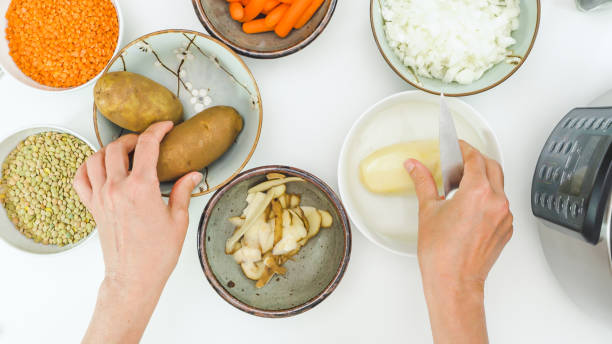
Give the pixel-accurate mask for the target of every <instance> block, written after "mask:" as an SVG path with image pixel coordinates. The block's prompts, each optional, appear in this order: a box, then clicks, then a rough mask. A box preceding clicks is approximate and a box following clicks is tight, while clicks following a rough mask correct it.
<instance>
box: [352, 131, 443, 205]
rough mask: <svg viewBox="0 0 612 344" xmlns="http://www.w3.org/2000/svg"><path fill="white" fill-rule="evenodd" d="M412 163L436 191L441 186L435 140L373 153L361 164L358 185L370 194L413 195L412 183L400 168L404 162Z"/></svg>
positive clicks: (402, 168)
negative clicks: (420, 168) (428, 175)
mask: <svg viewBox="0 0 612 344" xmlns="http://www.w3.org/2000/svg"><path fill="white" fill-rule="evenodd" d="M408 159H416V160H419V161H420V162H421V163H423V164H424V165H425V166H426V167H427V168H428V169H429V170H430V171H431V173H432V174H433V176H434V179H435V181H436V184H437V185H438V187H440V186H441V185H442V171H441V169H440V149H439V144H438V141H437V140H422V141H411V142H404V143H398V144H394V145H392V146H387V147H384V148H381V149H379V150H377V151H376V152H374V153H372V154H370V155H369V156H368V157H366V158H365V159H363V161H361V164H360V165H359V172H360V177H361V182H362V183H363V185H365V187H366V188H367V189H368V190H369V191H371V192H374V193H381V194H394V193H408V194H414V193H415V190H414V183H413V182H412V179H411V178H410V175H409V174H408V172H407V171H406V169H405V168H404V162H405V161H406V160H408Z"/></svg>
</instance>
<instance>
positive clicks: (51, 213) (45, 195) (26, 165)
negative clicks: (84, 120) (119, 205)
mask: <svg viewBox="0 0 612 344" xmlns="http://www.w3.org/2000/svg"><path fill="white" fill-rule="evenodd" d="M93 153H94V152H93V150H92V149H91V148H90V147H89V146H88V145H87V144H86V143H85V142H83V141H81V140H79V139H78V138H76V137H74V136H72V135H70V134H65V133H57V132H45V133H40V134H35V135H31V136H29V137H27V138H26V139H25V140H23V141H22V142H20V143H19V144H18V145H17V147H16V148H15V149H14V150H13V151H12V152H11V153H10V154H9V155H8V156H7V157H6V159H5V160H4V162H3V163H2V177H1V178H0V203H2V206H4V208H5V209H6V212H7V215H8V217H9V219H10V220H11V221H12V222H13V224H15V227H16V228H17V229H18V230H19V231H20V232H21V233H22V234H23V235H25V236H26V237H27V238H30V239H33V240H34V241H36V242H39V243H42V244H44V245H58V246H64V245H67V244H73V243H76V242H78V241H80V240H82V239H84V238H86V237H87V236H88V235H89V234H90V233H91V231H92V230H93V229H94V227H95V225H96V224H95V221H94V219H93V217H92V216H91V214H90V213H89V212H88V211H87V209H86V208H85V206H84V205H83V203H81V200H80V199H79V196H78V195H77V194H76V192H75V191H74V189H73V187H72V180H73V178H74V175H75V173H76V170H77V168H78V167H79V166H80V165H81V164H82V163H83V161H84V160H85V159H87V157H89V156H90V155H92V154H93ZM75 233H77V234H75Z"/></svg>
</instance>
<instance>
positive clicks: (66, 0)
mask: <svg viewBox="0 0 612 344" xmlns="http://www.w3.org/2000/svg"><path fill="white" fill-rule="evenodd" d="M0 28H2V31H3V34H2V35H1V36H2V37H1V38H0V67H1V68H2V69H3V70H4V71H5V72H6V74H8V75H10V76H12V77H13V78H14V79H16V80H17V81H19V82H21V83H22V84H24V85H26V86H29V87H31V88H34V89H37V90H42V91H50V92H65V91H72V90H76V89H81V88H84V87H86V86H88V85H91V84H92V83H93V81H94V80H95V79H97V78H98V77H99V76H100V75H101V74H102V72H103V70H104V68H105V67H106V65H107V64H108V62H109V61H110V60H111V58H112V57H113V56H114V55H115V54H116V53H117V51H119V48H120V43H121V39H122V32H123V19H122V16H121V11H120V9H119V5H118V1H117V0H98V1H70V0H0Z"/></svg>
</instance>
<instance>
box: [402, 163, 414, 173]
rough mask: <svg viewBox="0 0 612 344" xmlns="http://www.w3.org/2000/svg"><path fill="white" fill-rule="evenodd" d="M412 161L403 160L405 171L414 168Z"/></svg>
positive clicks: (410, 170)
mask: <svg viewBox="0 0 612 344" xmlns="http://www.w3.org/2000/svg"><path fill="white" fill-rule="evenodd" d="M414 167H415V166H414V162H413V161H412V160H406V161H405V162H404V168H405V169H406V171H408V173H412V170H414Z"/></svg>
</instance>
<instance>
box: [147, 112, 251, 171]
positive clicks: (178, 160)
mask: <svg viewBox="0 0 612 344" xmlns="http://www.w3.org/2000/svg"><path fill="white" fill-rule="evenodd" d="M243 124H244V123H243V120H242V117H240V114H238V112H237V111H236V110H235V109H234V108H232V107H229V106H215V107H212V108H208V109H206V110H204V111H202V112H200V113H199V114H197V115H195V116H194V117H192V118H190V119H188V120H186V121H185V122H183V123H181V124H179V125H177V126H176V127H174V128H173V129H172V130H171V131H170V132H169V133H168V135H166V137H165V138H164V139H163V141H162V142H161V145H160V147H159V161H158V163H157V176H158V178H159V180H160V181H161V182H167V181H173V180H176V179H178V178H180V177H182V176H183V175H185V174H187V173H189V172H191V171H199V170H201V169H203V168H204V167H206V166H208V165H210V164H211V163H212V162H214V161H215V160H217V159H218V158H219V157H221V155H223V153H225V152H226V151H227V150H228V149H229V148H230V146H231V145H232V144H233V143H234V141H235V140H236V137H237V136H238V134H239V133H240V131H241V130H242V127H243Z"/></svg>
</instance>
